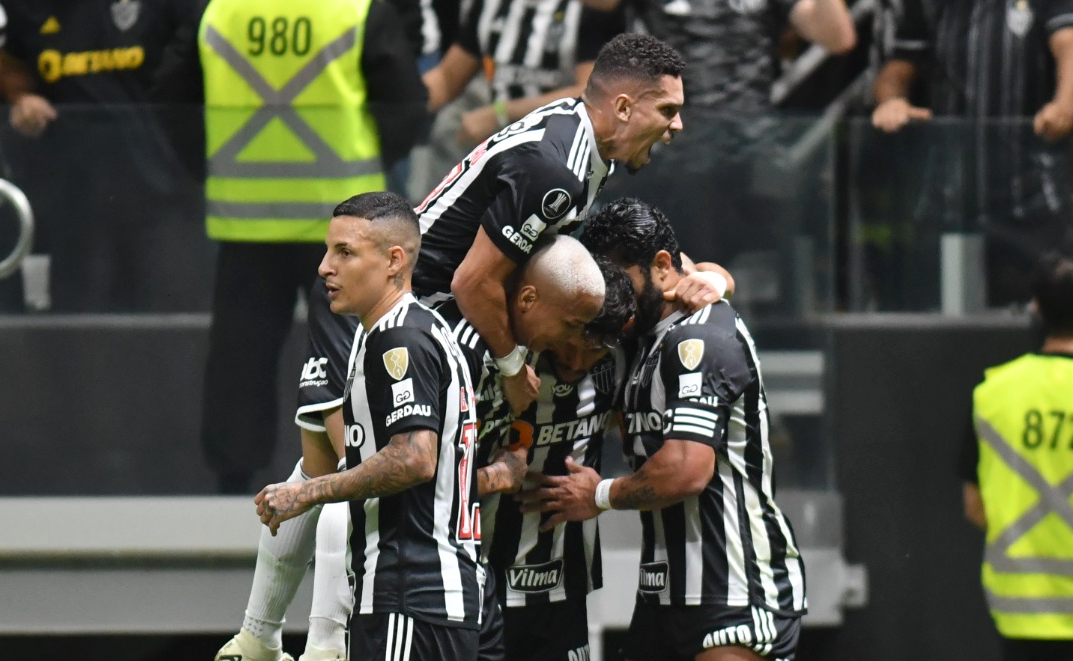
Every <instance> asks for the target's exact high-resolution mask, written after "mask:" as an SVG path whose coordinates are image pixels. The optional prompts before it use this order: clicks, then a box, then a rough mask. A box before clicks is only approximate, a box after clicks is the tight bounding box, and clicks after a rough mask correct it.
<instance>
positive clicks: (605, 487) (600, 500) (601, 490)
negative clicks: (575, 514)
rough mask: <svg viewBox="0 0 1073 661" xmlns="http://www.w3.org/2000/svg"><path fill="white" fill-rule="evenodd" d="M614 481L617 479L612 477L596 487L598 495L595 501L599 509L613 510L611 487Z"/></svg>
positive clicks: (601, 481)
mask: <svg viewBox="0 0 1073 661" xmlns="http://www.w3.org/2000/svg"><path fill="white" fill-rule="evenodd" d="M614 481H615V478H613V477H612V478H608V479H606V480H600V483H599V484H597V485H596V495H595V497H594V498H593V500H595V501H596V507H597V508H598V509H600V510H609V509H611V485H612V484H613V483H614Z"/></svg>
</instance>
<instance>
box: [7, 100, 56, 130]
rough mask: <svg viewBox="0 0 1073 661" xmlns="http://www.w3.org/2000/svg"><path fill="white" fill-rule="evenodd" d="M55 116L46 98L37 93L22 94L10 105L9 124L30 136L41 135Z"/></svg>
mask: <svg viewBox="0 0 1073 661" xmlns="http://www.w3.org/2000/svg"><path fill="white" fill-rule="evenodd" d="M57 116H58V113H57V112H56V109H55V108H54V107H53V106H52V104H51V103H49V102H48V99H46V98H45V97H43V96H39V95H37V94H23V95H22V96H20V97H19V98H18V99H16V100H15V103H14V104H12V106H11V125H12V126H13V127H15V130H16V131H18V132H19V133H21V134H23V135H25V136H29V137H31V138H36V137H37V136H39V135H41V134H42V133H43V132H44V130H45V128H46V127H47V126H48V125H49V123H51V122H52V121H53V120H55V119H56V117H57Z"/></svg>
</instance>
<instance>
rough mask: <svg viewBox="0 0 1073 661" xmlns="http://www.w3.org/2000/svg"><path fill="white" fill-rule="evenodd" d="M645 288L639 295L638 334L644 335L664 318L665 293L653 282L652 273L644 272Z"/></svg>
mask: <svg viewBox="0 0 1073 661" xmlns="http://www.w3.org/2000/svg"><path fill="white" fill-rule="evenodd" d="M644 276H645V286H644V289H642V290H641V292H640V293H639V294H637V321H636V326H637V334H638V335H644V334H645V333H647V332H648V331H650V330H652V328H653V327H654V326H655V325H656V324H657V323H659V320H660V317H662V316H663V292H662V291H661V290H660V289H659V287H657V286H656V284H655V283H654V282H652V273H650V272H649V271H647V270H646V271H644Z"/></svg>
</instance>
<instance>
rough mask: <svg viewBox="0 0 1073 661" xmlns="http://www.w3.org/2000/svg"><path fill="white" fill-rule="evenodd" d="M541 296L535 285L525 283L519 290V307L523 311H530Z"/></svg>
mask: <svg viewBox="0 0 1073 661" xmlns="http://www.w3.org/2000/svg"><path fill="white" fill-rule="evenodd" d="M539 298H540V297H539V296H538V295H537V288H536V287H535V286H533V285H523V286H522V288H521V289H519V290H518V308H519V309H520V310H521V311H522V312H528V311H529V310H532V309H533V307H534V306H535V305H536V304H537V301H538V300H539Z"/></svg>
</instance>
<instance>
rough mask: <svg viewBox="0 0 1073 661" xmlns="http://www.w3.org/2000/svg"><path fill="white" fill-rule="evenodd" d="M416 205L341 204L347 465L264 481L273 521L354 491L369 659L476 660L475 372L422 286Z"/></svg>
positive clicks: (348, 497) (330, 259) (337, 224)
mask: <svg viewBox="0 0 1073 661" xmlns="http://www.w3.org/2000/svg"><path fill="white" fill-rule="evenodd" d="M420 242H421V239H420V229H419V225H418V222H417V217H416V215H415V214H414V213H413V210H412V209H411V208H410V207H409V204H408V203H407V202H406V201H405V200H404V199H403V198H401V197H400V196H398V195H395V194H393V193H367V194H362V195H358V196H356V197H353V198H351V199H349V200H347V201H346V202H343V203H342V204H340V205H339V206H338V207H337V208H336V209H335V213H334V217H333V218H332V222H331V225H330V226H329V230H328V237H327V240H326V243H327V246H328V250H327V253H326V254H325V257H324V259H323V261H322V262H321V265H320V269H319V272H320V275H321V276H322V277H324V278H325V281H326V283H327V289H328V293H329V297H330V300H331V309H332V311H333V312H335V313H337V314H350V315H355V316H357V317H358V318H359V319H360V321H361V326H360V327H359V329H358V333H357V335H356V337H355V339H354V344H353V346H354V349H353V355H352V360H351V363H350V369H349V376H348V380H347V393H346V396H345V398H344V402H343V407H342V411H343V420H344V439H345V443H346V453H347V466H348V467H349V468H348V470H346V471H345V472H342V473H334V474H331V475H326V476H322V477H318V478H315V479H311V480H306V481H300V482H285V483H281V484H273V485H269V486H267V487H265V488H264V489H263V490H262V491H261V492H260V493H259V494H258V495H257V497H256V498H255V500H256V502H257V504H258V514H259V515H260V517H261V521H262V522H263V523H265V525H267V526H268V527H269V528H270V529H271V530H276V529H277V528H278V527H279V525H280V523H281V522H283V521H285V520H287V519H289V518H292V517H294V516H297V515H299V514H301V513H303V512H305V511H307V510H308V509H309V508H310V507H312V506H314V505H316V504H319V503H327V502H342V501H349V502H350V513H351V518H352V521H353V531H354V532H353V533H352V535H351V540H350V544H351V551H352V554H353V568H354V571H355V574H356V580H357V586H356V589H355V594H356V595H357V608H356V613H355V615H354V619H353V620H352V625H351V649H352V653H353V654H355V655H356V656H358V657H359V658H393V659H408V658H451V659H468V658H475V656H476V653H477V651H476V650H477V622H478V608H479V607H478V602H479V599H480V589H481V588H480V585H479V581H478V572H477V553H478V548H477V547H478V541H477V540H478V538H479V518H478V517H479V513H478V504H477V498H476V496H477V489H476V482H475V481H474V480H473V453H474V451H475V449H476V447H475V446H476V441H477V425H476V415H475V414H476V410H475V409H476V406H475V400H474V396H473V387H472V384H471V383H470V380H469V373H468V371H467V369H466V368H465V366H464V364H463V362H462V357H461V354H460V351H459V349H458V346H457V344H456V343H455V342H454V340H453V338H452V337H451V333H450V330H449V329H448V328H447V326H446V325H445V323H444V322H443V320H442V318H441V317H439V316H438V315H437V314H435V313H434V312H432V311H431V310H429V309H428V308H426V307H424V306H423V305H421V304H420V303H418V302H417V300H416V299H415V298H414V297H413V295H412V293H411V286H410V279H411V275H412V269H413V265H414V263H415V261H416V258H417V253H418V249H419V246H420Z"/></svg>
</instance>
